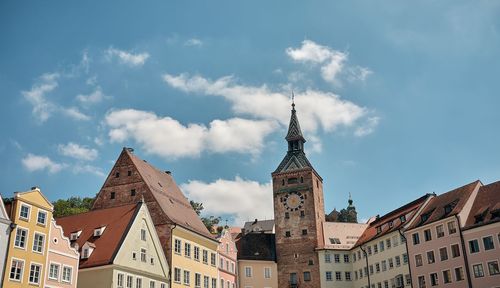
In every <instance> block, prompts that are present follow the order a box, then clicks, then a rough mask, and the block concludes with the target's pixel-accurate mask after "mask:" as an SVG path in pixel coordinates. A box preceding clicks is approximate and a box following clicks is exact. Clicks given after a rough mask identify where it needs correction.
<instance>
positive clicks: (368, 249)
mask: <svg viewBox="0 0 500 288" xmlns="http://www.w3.org/2000/svg"><path fill="white" fill-rule="evenodd" d="M367 251H368V255H372V246H368V247H367Z"/></svg>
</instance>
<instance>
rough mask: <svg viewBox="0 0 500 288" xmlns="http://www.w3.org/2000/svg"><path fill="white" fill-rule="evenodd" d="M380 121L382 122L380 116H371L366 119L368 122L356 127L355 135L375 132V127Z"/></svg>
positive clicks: (361, 135)
mask: <svg viewBox="0 0 500 288" xmlns="http://www.w3.org/2000/svg"><path fill="white" fill-rule="evenodd" d="M379 122H380V117H377V116H373V117H369V118H368V119H366V123H364V124H363V125H361V126H359V127H358V128H356V131H354V135H356V136H358V137H363V136H366V135H368V134H371V133H373V131H375V128H376V127H377V126H378V123H379Z"/></svg>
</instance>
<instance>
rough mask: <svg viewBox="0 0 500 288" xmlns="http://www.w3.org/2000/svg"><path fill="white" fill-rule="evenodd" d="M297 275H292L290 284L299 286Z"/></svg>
mask: <svg viewBox="0 0 500 288" xmlns="http://www.w3.org/2000/svg"><path fill="white" fill-rule="evenodd" d="M297 282H298V281H297V273H290V284H295V285H296V284H297Z"/></svg>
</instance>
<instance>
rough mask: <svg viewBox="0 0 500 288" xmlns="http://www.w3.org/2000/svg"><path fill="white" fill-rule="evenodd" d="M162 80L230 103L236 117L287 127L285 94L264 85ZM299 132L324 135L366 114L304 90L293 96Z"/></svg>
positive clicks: (324, 94) (338, 100)
mask: <svg viewBox="0 0 500 288" xmlns="http://www.w3.org/2000/svg"><path fill="white" fill-rule="evenodd" d="M163 80H164V81H165V82H166V83H167V84H168V85H170V86H171V87H173V88H176V89H179V90H181V91H184V92H192V93H203V94H207V95H214V96H220V97H223V98H225V99H226V100H228V101H230V102H231V103H232V109H233V111H234V112H236V113H237V114H243V115H251V116H253V117H257V118H262V119H266V120H273V121H277V122H280V123H281V124H282V125H284V126H286V125H288V121H289V119H290V106H289V105H290V98H289V96H288V93H289V92H275V91H272V90H271V89H269V88H268V87H267V86H266V85H262V86H245V85H238V84H236V83H235V81H234V79H233V77H231V76H227V77H222V78H219V79H217V80H215V81H211V80H210V79H206V78H203V77H201V76H192V77H191V76H189V75H187V74H180V75H178V76H175V75H170V74H165V75H163ZM295 95H296V97H295V103H296V104H297V110H298V116H299V119H300V125H301V128H302V129H303V130H304V131H305V132H306V133H307V132H310V133H315V132H316V131H317V130H318V129H319V127H321V128H322V129H323V130H325V131H326V132H331V131H334V130H335V129H336V128H337V127H339V126H351V125H354V124H355V123H356V121H358V120H359V119H361V118H362V117H363V116H365V115H366V113H367V110H366V108H364V107H360V106H358V105H356V104H354V103H352V102H350V101H347V100H343V99H341V98H340V96H338V95H336V94H333V93H330V92H322V91H317V90H310V89H308V90H306V91H303V92H299V93H296V94H295Z"/></svg>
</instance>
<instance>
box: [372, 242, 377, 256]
mask: <svg viewBox="0 0 500 288" xmlns="http://www.w3.org/2000/svg"><path fill="white" fill-rule="evenodd" d="M377 253H378V245H377V244H375V245H373V254H377Z"/></svg>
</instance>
